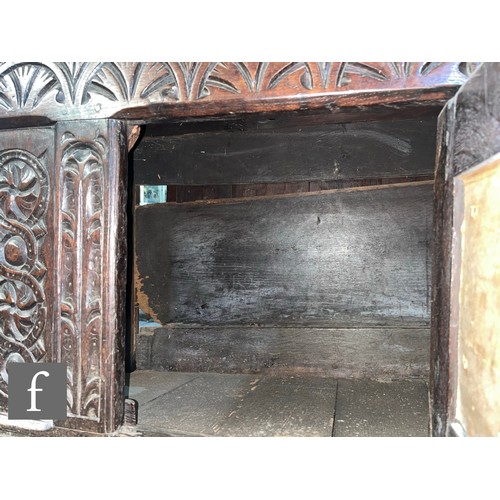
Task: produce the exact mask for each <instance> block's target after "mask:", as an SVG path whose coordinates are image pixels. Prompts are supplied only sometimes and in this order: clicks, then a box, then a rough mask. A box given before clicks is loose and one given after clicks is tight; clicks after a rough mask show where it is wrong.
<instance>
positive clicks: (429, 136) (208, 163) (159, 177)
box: [134, 116, 436, 185]
mask: <svg viewBox="0 0 500 500" xmlns="http://www.w3.org/2000/svg"><path fill="white" fill-rule="evenodd" d="M291 123H292V124H288V125H283V124H280V123H279V122H278V125H276V126H273V125H266V126H265V127H264V126H262V128H259V127H258V126H257V125H253V126H252V127H251V128H248V129H245V128H244V129H243V130H242V129H229V130H223V131H212V130H209V131H208V132H203V129H201V131H200V132H199V133H189V134H184V135H174V136H164V137H160V136H148V135H147V128H146V135H145V136H144V138H143V139H142V141H141V142H140V143H139V144H138V146H137V148H136V149H135V151H134V175H135V182H136V183H137V184H167V185H168V184H180V185H210V184H249V183H274V182H293V181H311V180H317V181H323V180H325V179H330V180H341V179H344V180H345V179H363V178H379V177H384V178H385V177H403V176H429V175H432V173H433V170H434V155H435V145H436V142H435V141H436V139H435V137H436V119H435V116H431V117H428V118H423V119H410V120H398V121H397V122H394V121H387V122H361V123H347V124H338V123H326V124H325V123H322V124H317V123H309V122H308V123H305V124H302V123H301V121H300V119H299V118H297V120H296V121H295V122H291Z"/></svg>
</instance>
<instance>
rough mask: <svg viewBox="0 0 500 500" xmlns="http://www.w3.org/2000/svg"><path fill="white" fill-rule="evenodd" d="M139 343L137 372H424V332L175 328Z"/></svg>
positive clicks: (358, 374)
mask: <svg viewBox="0 0 500 500" xmlns="http://www.w3.org/2000/svg"><path fill="white" fill-rule="evenodd" d="M138 343H139V346H140V351H139V352H138V357H137V363H138V369H140V370H170V371H179V372H185V371H188V372H219V373H271V374H281V375H293V374H310V375H315V376H332V377H337V378H371V379H392V378H411V377H425V376H426V375H427V373H428V369H429V329H428V328H400V329H397V328H371V329H370V328H351V329H333V328H258V327H205V328H202V327H199V328H189V327H184V326H182V325H176V326H174V327H170V328H157V329H156V330H155V332H154V334H153V335H139V338H138ZM143 346H144V348H143Z"/></svg>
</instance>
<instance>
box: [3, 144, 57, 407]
mask: <svg viewBox="0 0 500 500" xmlns="http://www.w3.org/2000/svg"><path fill="white" fill-rule="evenodd" d="M48 203H49V177H48V173H47V169H46V166H45V163H44V158H43V155H42V157H41V158H37V157H36V156H34V155H33V154H31V153H30V152H28V151H24V150H21V149H7V150H3V151H1V152H0V400H1V399H2V398H6V397H7V364H8V363H9V362H10V361H16V362H19V361H23V360H24V361H26V362H39V361H43V360H44V356H45V354H46V346H45V340H44V333H45V329H46V324H47V305H46V297H45V285H46V280H47V267H46V262H45V254H44V242H45V236H46V234H47V229H46V222H47V221H46V217H47V207H48Z"/></svg>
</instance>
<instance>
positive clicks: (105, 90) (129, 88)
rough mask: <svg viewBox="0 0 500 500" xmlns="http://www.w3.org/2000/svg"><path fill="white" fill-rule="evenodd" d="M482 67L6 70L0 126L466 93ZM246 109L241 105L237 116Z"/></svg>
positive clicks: (1, 70) (105, 65) (69, 66)
mask: <svg viewBox="0 0 500 500" xmlns="http://www.w3.org/2000/svg"><path fill="white" fill-rule="evenodd" d="M475 66H476V64H475V63H450V62H447V63H439V62H420V63H408V62H404V63H401V62H389V63H376V62H374V63H373V62H366V63H365V62H361V63H360V62H342V63H341V62H291V63H277V62H272V63H266V62H260V63H240V62H227V63H224V62H190V63H186V62H185V63H182V62H155V63H147V62H138V63H137V62H135V63H134V62H125V63H119V62H99V63H89V62H86V63H65V62H63V63H42V62H30V63H23V62H11V63H7V62H5V63H0V119H1V118H2V117H5V118H8V117H15V116H26V115H37V116H46V117H48V118H50V119H54V120H62V119H65V120H67V119H73V118H75V119H78V118H104V117H110V116H116V115H119V114H120V112H121V111H122V110H124V109H130V108H140V107H147V106H150V105H167V106H169V105H171V106H175V105H176V104H185V103H190V102H200V104H202V103H204V102H210V103H212V102H213V103H218V102H220V103H224V102H226V101H228V102H232V101H234V100H240V101H241V100H242V99H245V100H246V101H247V102H249V103H252V104H255V105H258V103H260V102H261V101H263V100H266V101H267V100H269V99H274V98H276V99H278V98H290V97H296V98H301V97H304V96H305V97H307V96H314V95H328V94H332V97H335V96H336V95H337V94H339V95H343V94H345V93H349V92H351V91H363V90H364V91H373V90H401V89H412V88H415V89H419V88H433V87H436V88H437V87H443V86H459V85H461V84H462V83H464V82H465V80H466V79H467V77H468V75H469V74H470V72H471V71H472V70H473V69H474V68H475ZM237 110H238V108H237V106H236V109H235V111H237Z"/></svg>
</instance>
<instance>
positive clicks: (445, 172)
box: [429, 101, 456, 436]
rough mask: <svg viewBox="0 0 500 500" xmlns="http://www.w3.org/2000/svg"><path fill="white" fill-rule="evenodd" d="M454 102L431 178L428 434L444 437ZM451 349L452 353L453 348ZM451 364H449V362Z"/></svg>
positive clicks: (441, 127)
mask: <svg viewBox="0 0 500 500" xmlns="http://www.w3.org/2000/svg"><path fill="white" fill-rule="evenodd" d="M453 127H454V102H453V101H452V102H450V103H449V105H448V106H447V107H446V108H445V109H444V110H443V112H442V113H441V115H440V117H439V124H438V131H439V133H438V149H437V157H436V174H435V179H434V203H433V205H434V225H433V250H432V300H431V360H432V361H431V367H430V388H429V389H430V395H431V401H432V419H431V426H432V434H433V436H444V435H445V434H446V429H447V427H448V420H449V405H450V399H451V398H453V397H454V396H453V392H454V391H453V390H452V391H450V386H449V378H450V372H449V370H450V335H449V331H450V293H451V274H452V272H451V269H452V242H453V174H452V169H453V154H452V152H453V144H454V143H453V141H454V129H453ZM453 352H456V350H454V351H453ZM451 366H453V363H451Z"/></svg>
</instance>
